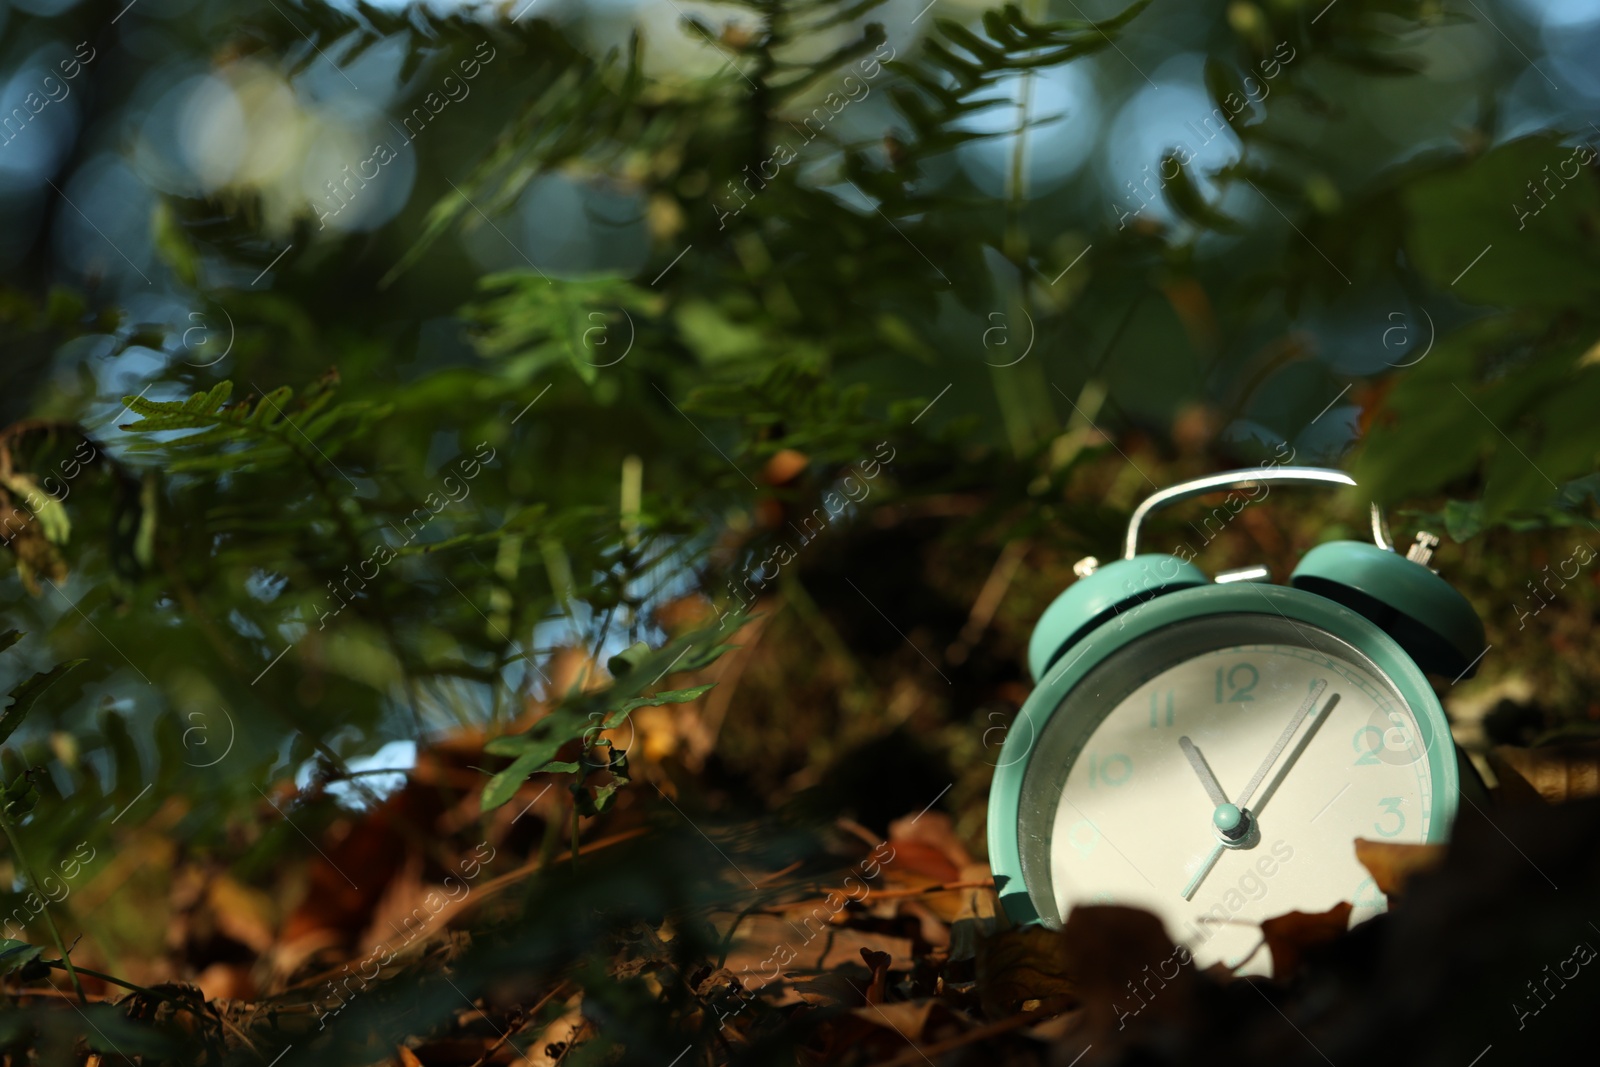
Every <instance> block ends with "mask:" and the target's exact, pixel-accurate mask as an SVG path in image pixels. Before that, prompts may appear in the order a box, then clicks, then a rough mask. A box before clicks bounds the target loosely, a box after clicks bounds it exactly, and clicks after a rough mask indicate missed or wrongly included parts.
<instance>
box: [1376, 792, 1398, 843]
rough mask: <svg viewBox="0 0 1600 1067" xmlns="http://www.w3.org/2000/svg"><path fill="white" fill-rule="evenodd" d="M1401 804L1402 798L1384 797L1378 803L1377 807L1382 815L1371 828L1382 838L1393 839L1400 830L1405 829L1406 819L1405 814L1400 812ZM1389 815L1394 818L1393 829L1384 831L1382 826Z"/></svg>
mask: <svg viewBox="0 0 1600 1067" xmlns="http://www.w3.org/2000/svg"><path fill="white" fill-rule="evenodd" d="M1403 803H1405V799H1404V798H1403V797H1384V798H1383V799H1382V800H1380V801H1378V806H1379V807H1380V808H1382V809H1383V814H1382V815H1381V816H1379V817H1378V821H1377V822H1375V823H1373V824H1372V828H1373V829H1374V830H1376V831H1378V833H1380V834H1382V835H1383V836H1384V837H1394V836H1395V835H1396V834H1398V833H1399V832H1400V831H1401V830H1404V829H1405V828H1406V817H1405V813H1404V812H1402V811H1401V810H1400V805H1401V804H1403ZM1391 815H1393V816H1394V829H1393V830H1385V829H1384V828H1383V824H1384V822H1385V821H1387V820H1388V818H1389V816H1391Z"/></svg>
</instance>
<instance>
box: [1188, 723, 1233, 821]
mask: <svg viewBox="0 0 1600 1067" xmlns="http://www.w3.org/2000/svg"><path fill="white" fill-rule="evenodd" d="M1178 747H1179V748H1181V749H1183V754H1184V756H1186V757H1188V760H1189V766H1191V767H1193V768H1194V773H1195V774H1197V775H1199V776H1200V784H1201V785H1202V786H1204V787H1205V791H1206V796H1208V797H1210V798H1211V803H1213V804H1215V805H1217V807H1219V808H1220V807H1221V806H1222V805H1224V804H1226V803H1227V802H1228V794H1226V793H1224V792H1223V791H1222V784H1221V783H1220V782H1218V781H1217V776H1216V775H1214V774H1212V773H1211V767H1210V766H1209V765H1208V764H1207V763H1206V758H1205V757H1204V756H1202V755H1201V754H1200V750H1199V749H1198V748H1196V747H1195V743H1194V742H1193V741H1191V740H1189V739H1188V738H1187V737H1180V738H1178Z"/></svg>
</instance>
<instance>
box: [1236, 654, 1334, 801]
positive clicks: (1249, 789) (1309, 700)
mask: <svg viewBox="0 0 1600 1067" xmlns="http://www.w3.org/2000/svg"><path fill="white" fill-rule="evenodd" d="M1327 688H1328V682H1327V679H1324V678H1318V679H1317V680H1316V681H1315V682H1313V683H1312V684H1311V692H1310V693H1308V694H1307V695H1306V699H1305V703H1303V704H1301V705H1300V710H1299V711H1296V712H1295V713H1294V715H1293V717H1292V718H1290V719H1289V725H1287V726H1285V727H1284V728H1283V733H1281V734H1279V735H1278V740H1277V741H1276V742H1274V743H1273V746H1272V751H1271V752H1268V753H1267V758H1266V759H1264V760H1262V761H1261V766H1259V767H1257V768H1256V773H1255V774H1253V775H1251V777H1250V781H1249V782H1248V783H1246V784H1245V787H1244V791H1243V792H1241V793H1240V794H1239V798H1238V799H1237V800H1235V801H1234V803H1235V804H1237V805H1239V807H1240V808H1243V807H1245V806H1247V805H1248V804H1249V803H1250V798H1251V797H1253V796H1255V794H1256V789H1257V788H1258V787H1259V786H1260V785H1261V782H1262V780H1263V779H1264V778H1266V776H1267V773H1268V772H1269V771H1271V770H1272V765H1273V764H1274V763H1276V762H1278V757H1279V756H1281V755H1283V750H1284V749H1285V748H1287V747H1289V739H1290V738H1291V737H1293V736H1294V732H1295V730H1296V729H1298V728H1299V726H1300V723H1301V722H1302V721H1303V720H1304V719H1305V717H1306V713H1307V712H1309V711H1310V710H1311V708H1312V706H1313V705H1315V704H1316V702H1317V698H1318V697H1320V696H1322V691H1323V690H1325V689H1327Z"/></svg>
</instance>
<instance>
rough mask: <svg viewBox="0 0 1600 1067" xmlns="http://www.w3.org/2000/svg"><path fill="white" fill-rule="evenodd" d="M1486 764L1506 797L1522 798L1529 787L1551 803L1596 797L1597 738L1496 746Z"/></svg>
mask: <svg viewBox="0 0 1600 1067" xmlns="http://www.w3.org/2000/svg"><path fill="white" fill-rule="evenodd" d="M1489 766H1490V767H1492V768H1494V773H1495V776H1496V777H1498V778H1499V779H1500V790H1501V791H1502V792H1503V793H1505V794H1506V795H1507V798H1508V799H1526V798H1527V793H1528V791H1529V790H1531V791H1532V792H1533V793H1535V794H1537V795H1538V796H1539V797H1540V798H1541V799H1543V800H1546V801H1548V802H1549V803H1551V804H1561V803H1565V802H1566V801H1569V800H1576V799H1578V798H1580V797H1593V796H1600V741H1584V742H1571V743H1567V744H1559V745H1544V746H1541V747H1539V748H1518V747H1517V746H1515V745H1496V746H1495V747H1494V748H1493V749H1491V750H1490V752H1489ZM1523 786H1526V787H1527V788H1526V789H1524V788H1522V787H1523Z"/></svg>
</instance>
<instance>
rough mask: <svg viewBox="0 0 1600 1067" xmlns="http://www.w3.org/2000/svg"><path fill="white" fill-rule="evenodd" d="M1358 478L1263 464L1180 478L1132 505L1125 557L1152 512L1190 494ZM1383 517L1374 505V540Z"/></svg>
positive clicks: (1344, 481) (1134, 548)
mask: <svg viewBox="0 0 1600 1067" xmlns="http://www.w3.org/2000/svg"><path fill="white" fill-rule="evenodd" d="M1355 484H1356V480H1355V479H1354V478H1352V477H1350V476H1349V475H1348V474H1346V473H1345V472H1344V471H1338V470H1332V469H1330V468H1328V467H1262V468H1254V469H1251V468H1247V469H1245V470H1237V471H1223V472H1222V473H1221V474H1208V475H1206V476H1205V477H1204V478H1193V479H1190V480H1189V481H1187V482H1179V483H1178V484H1177V485H1174V486H1169V487H1168V488H1166V489H1162V490H1161V491H1159V492H1156V493H1152V494H1150V495H1149V496H1148V497H1146V498H1145V499H1144V502H1143V503H1141V504H1140V505H1139V506H1138V507H1136V508H1134V509H1133V515H1132V517H1131V518H1129V519H1128V536H1127V538H1126V540H1125V541H1124V542H1123V549H1122V558H1123V559H1132V558H1133V557H1134V556H1136V555H1138V554H1139V550H1138V545H1139V526H1140V524H1141V523H1143V522H1144V520H1145V518H1146V517H1147V516H1149V515H1150V513H1151V512H1153V511H1156V510H1158V509H1160V508H1164V507H1166V506H1167V505H1168V504H1176V503H1177V502H1178V501H1180V500H1188V499H1189V498H1190V497H1196V496H1204V495H1205V494H1206V493H1216V492H1220V491H1222V490H1224V489H1245V488H1253V487H1255V486H1258V485H1355ZM1381 523H1382V517H1381V515H1380V513H1379V512H1377V510H1376V505H1374V511H1373V526H1372V528H1373V531H1374V540H1377V533H1378V531H1380V530H1381V529H1382V526H1381ZM1378 545H1379V547H1381V548H1388V549H1389V550H1390V551H1393V548H1392V546H1390V545H1385V544H1384V543H1383V542H1382V541H1381V540H1379V541H1378Z"/></svg>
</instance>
